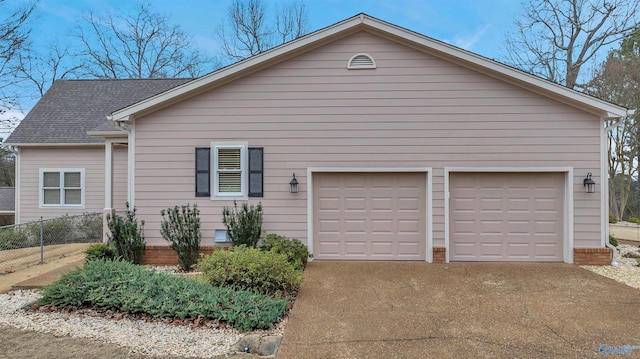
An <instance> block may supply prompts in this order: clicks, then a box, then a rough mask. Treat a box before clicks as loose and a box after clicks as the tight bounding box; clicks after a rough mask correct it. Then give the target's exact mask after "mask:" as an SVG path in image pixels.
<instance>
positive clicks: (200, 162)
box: [196, 147, 211, 197]
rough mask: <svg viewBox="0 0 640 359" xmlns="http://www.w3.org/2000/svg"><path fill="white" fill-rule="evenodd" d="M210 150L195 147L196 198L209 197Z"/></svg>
mask: <svg viewBox="0 0 640 359" xmlns="http://www.w3.org/2000/svg"><path fill="white" fill-rule="evenodd" d="M210 167H211V149H210V148H209V147H196V197H209V196H210V195H211V190H210V188H211V175H210V173H211V168H210Z"/></svg>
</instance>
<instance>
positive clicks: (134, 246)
mask: <svg viewBox="0 0 640 359" xmlns="http://www.w3.org/2000/svg"><path fill="white" fill-rule="evenodd" d="M107 225H108V226H109V231H110V232H111V233H110V234H109V243H111V244H112V245H113V249H114V250H115V251H116V255H117V256H118V257H121V258H122V259H124V260H126V261H128V262H131V263H133V264H140V262H142V255H143V254H144V247H145V241H144V221H140V223H139V224H138V220H137V219H136V209H135V207H134V208H133V209H130V208H129V202H127V213H126V215H125V216H124V217H121V216H119V215H117V214H114V215H113V216H112V215H107Z"/></svg>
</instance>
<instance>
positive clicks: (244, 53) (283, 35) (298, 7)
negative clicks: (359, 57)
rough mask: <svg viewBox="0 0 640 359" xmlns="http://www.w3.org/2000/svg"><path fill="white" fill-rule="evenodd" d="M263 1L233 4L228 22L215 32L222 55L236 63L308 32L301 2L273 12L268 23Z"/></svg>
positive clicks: (235, 0)
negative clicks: (271, 19) (220, 45)
mask: <svg viewBox="0 0 640 359" xmlns="http://www.w3.org/2000/svg"><path fill="white" fill-rule="evenodd" d="M267 10H268V9H267V7H266V5H265V2H264V1H263V0H234V1H233V3H231V5H230V6H229V8H228V10H227V16H228V19H227V20H226V21H225V20H223V23H222V25H221V26H220V28H219V29H218V38H219V40H220V43H221V44H222V51H223V52H224V54H225V56H226V57H227V58H229V59H230V60H232V61H239V60H243V59H246V58H248V57H251V56H254V55H257V54H259V53H261V52H264V51H267V50H269V49H271V48H273V47H275V46H277V45H280V44H283V43H285V42H287V41H291V40H293V39H296V38H298V37H300V36H302V35H304V34H305V33H306V32H307V15H306V12H305V5H304V3H303V2H302V0H297V1H294V2H292V3H290V4H288V5H286V6H283V7H280V8H278V9H276V11H275V12H274V13H273V14H272V17H273V18H274V20H273V21H269V17H268V15H269V14H268V11H267Z"/></svg>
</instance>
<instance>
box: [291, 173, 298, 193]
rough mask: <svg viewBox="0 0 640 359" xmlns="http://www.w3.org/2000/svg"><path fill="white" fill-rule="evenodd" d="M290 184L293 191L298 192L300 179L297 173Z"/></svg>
mask: <svg viewBox="0 0 640 359" xmlns="http://www.w3.org/2000/svg"><path fill="white" fill-rule="evenodd" d="M289 186H291V193H298V180H297V179H296V174H295V173H294V174H293V179H292V180H291V182H289Z"/></svg>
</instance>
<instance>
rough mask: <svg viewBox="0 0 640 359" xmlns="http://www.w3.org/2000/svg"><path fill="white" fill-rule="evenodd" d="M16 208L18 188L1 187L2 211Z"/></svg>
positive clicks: (0, 205) (0, 206)
mask: <svg viewBox="0 0 640 359" xmlns="http://www.w3.org/2000/svg"><path fill="white" fill-rule="evenodd" d="M15 209H16V188H15V187H0V212H13V211H15Z"/></svg>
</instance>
